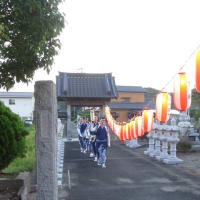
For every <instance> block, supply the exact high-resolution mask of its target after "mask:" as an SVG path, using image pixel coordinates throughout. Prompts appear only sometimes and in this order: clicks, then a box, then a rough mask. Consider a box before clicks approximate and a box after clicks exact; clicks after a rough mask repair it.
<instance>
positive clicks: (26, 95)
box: [0, 92, 33, 98]
mask: <svg viewBox="0 0 200 200" xmlns="http://www.w3.org/2000/svg"><path fill="white" fill-rule="evenodd" d="M32 97H33V92H0V98H32Z"/></svg>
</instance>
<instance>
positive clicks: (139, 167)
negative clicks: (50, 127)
mask: <svg viewBox="0 0 200 200" xmlns="http://www.w3.org/2000/svg"><path fill="white" fill-rule="evenodd" d="M111 144H112V147H111V148H110V149H109V151H108V162H107V168H106V169H102V168H100V167H99V166H97V165H96V163H95V162H94V161H92V160H90V159H89V158H88V157H87V156H88V155H85V154H82V153H80V150H79V144H78V142H71V143H66V145H65V160H64V178H63V181H64V187H63V189H62V190H60V191H59V195H60V200H64V199H66V200H67V199H69V200H200V177H199V176H195V175H192V174H189V173H187V172H185V171H184V170H182V169H180V168H177V167H175V166H168V165H164V164H162V163H160V162H158V161H155V160H153V159H150V158H149V157H147V156H144V155H143V153H142V149H137V150H133V149H129V148H128V147H126V146H125V145H124V144H122V143H120V142H119V141H115V142H112V143H111Z"/></svg>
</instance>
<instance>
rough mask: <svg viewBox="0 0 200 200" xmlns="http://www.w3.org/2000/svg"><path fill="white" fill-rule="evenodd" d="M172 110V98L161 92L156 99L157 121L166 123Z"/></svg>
mask: <svg viewBox="0 0 200 200" xmlns="http://www.w3.org/2000/svg"><path fill="white" fill-rule="evenodd" d="M170 109H171V96H170V95H169V94H168V93H167V92H161V93H160V94H158V95H157V97H156V120H158V121H159V122H161V123H165V122H166V121H167V120H168V119H169V111H170Z"/></svg>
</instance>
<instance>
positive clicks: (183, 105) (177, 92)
mask: <svg viewBox="0 0 200 200" xmlns="http://www.w3.org/2000/svg"><path fill="white" fill-rule="evenodd" d="M174 105H175V108H176V109H177V110H180V111H185V110H187V109H188V108H189V107H190V105H191V89H190V84H189V82H188V81H187V76H186V74H185V73H184V72H183V73H179V74H178V75H177V76H176V78H175V80H174Z"/></svg>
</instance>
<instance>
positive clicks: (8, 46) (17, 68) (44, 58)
mask: <svg viewBox="0 0 200 200" xmlns="http://www.w3.org/2000/svg"><path fill="white" fill-rule="evenodd" d="M61 2H62V0H1V1H0V88H6V89H10V88H11V87H13V85H14V84H15V82H24V83H28V82H29V81H31V80H32V78H33V75H34V72H35V70H37V69H39V68H42V69H44V70H46V71H47V72H49V71H50V69H51V65H52V64H53V60H54V56H55V55H57V53H58V50H59V48H60V41H59V39H58V36H59V35H60V33H61V31H62V29H63V28H64V14H62V13H61V12H60V11H59V9H58V5H59V4H60V3H61Z"/></svg>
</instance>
